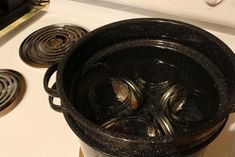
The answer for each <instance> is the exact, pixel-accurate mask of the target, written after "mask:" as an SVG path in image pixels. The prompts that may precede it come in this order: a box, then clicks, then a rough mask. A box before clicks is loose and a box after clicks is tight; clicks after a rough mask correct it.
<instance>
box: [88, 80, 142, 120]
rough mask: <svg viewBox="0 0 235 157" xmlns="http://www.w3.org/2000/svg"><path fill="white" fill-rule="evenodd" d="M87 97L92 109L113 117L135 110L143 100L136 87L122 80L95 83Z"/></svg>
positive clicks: (128, 81)
mask: <svg viewBox="0 0 235 157" xmlns="http://www.w3.org/2000/svg"><path fill="white" fill-rule="evenodd" d="M88 96H89V101H90V103H91V105H92V106H93V108H94V109H96V110H97V109H98V110H101V111H102V112H105V114H110V115H114V116H115V115H119V114H123V113H124V112H129V111H132V110H135V109H137V108H138V107H139V106H140V104H141V103H142V99H143V98H142V95H141V92H140V91H139V89H138V87H137V86H136V85H135V84H134V83H133V82H132V81H131V80H128V79H122V78H107V79H103V80H100V81H97V82H96V83H95V84H94V86H92V87H91V88H90V89H89V93H88Z"/></svg>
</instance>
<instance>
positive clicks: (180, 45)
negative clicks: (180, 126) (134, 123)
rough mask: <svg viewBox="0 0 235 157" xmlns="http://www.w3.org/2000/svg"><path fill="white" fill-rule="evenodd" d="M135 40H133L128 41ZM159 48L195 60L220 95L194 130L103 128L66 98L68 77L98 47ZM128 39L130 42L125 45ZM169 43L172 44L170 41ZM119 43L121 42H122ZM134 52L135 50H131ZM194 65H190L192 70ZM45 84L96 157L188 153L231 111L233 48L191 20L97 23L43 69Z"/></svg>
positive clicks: (214, 133) (234, 96)
mask: <svg viewBox="0 0 235 157" xmlns="http://www.w3.org/2000/svg"><path fill="white" fill-rule="evenodd" d="M134 40H135V41H136V42H135V43H134V44H133V43H132V42H129V41H134ZM159 40H160V41H164V42H163V43H162V42H161V45H160V47H161V48H163V49H168V48H169V46H170V48H171V50H173V51H175V52H176V53H180V54H181V55H183V56H187V57H188V58H191V59H193V60H195V61H196V62H197V63H199V64H200V65H201V66H202V67H203V68H204V69H205V70H206V71H207V72H208V73H209V74H210V76H211V77H212V78H213V81H214V84H215V86H216V89H217V93H218V96H219V104H220V109H219V110H218V111H217V112H216V115H215V116H214V117H213V118H211V119H210V120H208V121H207V122H205V123H203V124H201V125H199V126H198V127H197V128H194V129H187V130H182V132H180V133H178V134H176V135H173V136H163V137H159V138H144V137H135V136H128V135H124V134H119V133H116V132H111V131H109V130H106V129H103V128H100V127H98V126H97V125H95V124H94V123H92V122H91V121H89V120H88V119H86V118H85V117H84V116H83V115H82V114H81V113H80V112H79V110H77V109H76V107H75V105H74V104H73V103H71V101H70V98H69V92H70V89H71V88H72V87H73V84H72V82H73V79H74V78H75V77H77V76H78V75H79V72H78V71H79V69H80V68H82V67H83V65H84V64H85V62H86V61H87V60H88V59H89V58H91V57H92V56H94V55H95V54H97V53H99V52H100V51H102V50H103V49H105V48H107V47H110V46H112V45H115V44H117V43H120V44H119V46H114V50H115V49H119V48H120V47H122V46H123V45H122V43H125V44H126V45H125V46H127V47H128V46H130V47H131V46H136V47H138V46H140V47H141V46H146V45H147V47H148V46H150V47H153V48H154V47H155V45H154V43H155V41H159ZM128 42H129V45H128ZM172 45H174V46H172ZM125 46H124V47H125ZM136 53H138V51H137V52H136ZM192 70H193V69H192ZM55 71H57V76H56V83H55V85H54V86H53V87H52V88H49V87H48V82H49V80H50V77H51V75H52V74H53V73H54V72H55ZM44 87H45V90H46V91H47V92H48V93H49V95H50V98H49V101H50V104H51V107H52V108H53V109H55V110H57V111H61V112H63V114H64V116H65V119H66V121H67V122H68V124H69V126H70V127H71V128H72V130H73V131H74V133H75V134H76V135H77V136H78V137H79V138H80V139H81V140H82V141H83V142H84V143H85V144H87V148H88V150H87V149H85V147H84V149H85V150H83V151H84V154H85V156H86V157H92V156H89V151H90V153H91V150H90V149H89V148H92V149H93V151H95V152H96V153H97V155H98V156H118V157H133V156H135V157H153V156H160V157H169V156H176V157H177V156H187V155H190V154H193V153H194V152H197V151H199V150H200V149H201V148H204V147H205V146H206V145H207V144H209V143H210V142H211V141H212V140H213V139H214V138H215V137H216V136H217V135H218V134H219V133H220V131H221V130H222V129H223V126H224V125H225V123H226V120H227V118H228V116H229V114H230V113H232V112H234V111H235V57H234V54H233V52H232V51H231V50H230V49H229V47H228V46H226V45H225V44H224V43H223V42H222V41H221V40H219V39H218V38H217V37H215V36H214V35H212V34H210V33H208V32H206V31H204V30H202V29H200V28H198V27H195V26H193V25H190V24H186V23H182V22H178V21H173V20H166V19H153V18H145V19H131V20H125V21H120V22H116V23H112V24H109V25H105V26H103V27H100V28H98V29H96V30H94V31H92V32H90V33H89V34H88V35H87V36H85V37H84V38H83V39H82V40H80V41H79V42H78V43H77V45H76V46H75V47H74V48H73V50H71V52H70V53H69V54H68V55H67V56H66V58H65V59H64V60H63V61H62V62H61V63H59V64H57V65H54V66H52V67H50V68H49V69H48V71H47V72H46V74H45V77H44ZM53 97H59V98H60V100H61V106H59V105H55V104H53Z"/></svg>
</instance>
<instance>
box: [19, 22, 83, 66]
mask: <svg viewBox="0 0 235 157" xmlns="http://www.w3.org/2000/svg"><path fill="white" fill-rule="evenodd" d="M85 34H87V31H86V30H85V29H83V28H81V27H79V26H76V25H71V24H57V25H49V26H46V27H43V28H41V29H39V30H37V31H35V32H33V33H32V34H30V35H29V36H28V37H27V38H26V39H25V40H24V41H23V43H22V44H21V47H20V57H21V59H22V60H23V61H24V62H25V63H27V64H28V65H30V66H33V67H40V68H48V67H49V66H50V65H51V64H53V63H57V62H59V61H60V60H61V59H63V58H64V56H65V54H66V53H67V52H68V51H69V50H70V49H71V47H72V46H74V45H75V43H76V42H77V41H78V40H79V39H80V38H82V37H83V36H84V35H85Z"/></svg>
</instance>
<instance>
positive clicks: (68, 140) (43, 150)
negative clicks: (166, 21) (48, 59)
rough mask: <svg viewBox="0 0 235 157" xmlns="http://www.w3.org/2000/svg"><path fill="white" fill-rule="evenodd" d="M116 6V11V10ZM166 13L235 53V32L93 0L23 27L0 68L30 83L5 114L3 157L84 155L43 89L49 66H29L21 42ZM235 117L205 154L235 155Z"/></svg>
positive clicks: (67, 2)
mask: <svg viewBox="0 0 235 157" xmlns="http://www.w3.org/2000/svg"><path fill="white" fill-rule="evenodd" d="M114 8H115V9H114ZM136 17H165V18H173V19H177V20H182V21H186V22H190V23H192V24H194V25H197V26H200V27H203V28H205V29H207V30H208V31H209V32H211V33H213V34H214V35H216V36H218V37H219V38H220V39H222V40H223V41H224V42H225V43H226V44H227V45H228V46H229V47H230V48H231V49H232V50H233V51H234V52H235V45H234V43H235V36H234V35H235V30H234V28H230V27H222V26H219V25H211V24H209V23H203V22H198V21H193V20H189V19H183V18H180V17H176V16H170V15H165V14H160V13H155V12H153V11H148V10H142V9H138V8H132V7H128V6H122V7H120V6H119V5H117V6H116V5H114V4H111V3H106V2H104V1H102V3H99V1H91V0H87V1H84V0H56V2H55V1H52V2H51V5H50V7H49V9H48V12H47V13H45V14H43V15H41V16H38V17H37V18H35V19H33V20H32V21H31V22H29V23H28V24H26V25H25V26H24V27H21V28H20V29H19V30H17V32H15V33H14V34H13V35H12V36H11V37H10V38H9V39H8V40H6V41H5V43H4V44H2V45H0V68H1V69H3V68H8V69H14V70H17V71H19V72H20V73H22V74H23V75H24V77H25V79H26V81H27V89H26V94H25V96H24V98H23V100H22V101H21V102H20V104H19V105H18V106H17V107H16V108H15V109H14V110H13V111H11V112H10V113H8V114H7V115H5V116H4V117H1V118H0V148H1V150H0V157H16V156H17V157H78V153H79V140H78V138H77V137H76V136H75V134H74V133H73V132H72V131H71V129H70V128H69V127H68V125H67V124H66V122H65V120H64V118H63V116H62V114H60V113H57V112H55V111H53V110H52V109H51V108H50V107H49V105H48V96H47V94H46V92H44V89H43V85H42V82H43V76H44V73H45V69H38V68H33V67H30V66H28V65H26V64H25V63H24V62H23V61H21V59H20V57H19V52H18V49H19V46H20V44H21V42H22V41H23V40H24V39H25V38H26V37H27V36H28V35H29V34H30V33H32V32H34V31H35V30H37V29H39V28H41V27H44V26H47V25H50V24H55V23H74V24H78V25H80V26H83V27H85V28H87V29H88V30H93V29H95V28H97V27H99V26H102V25H104V24H107V23H110V22H113V21H118V20H122V19H127V18H136ZM234 148H235V115H234V114H231V116H230V119H229V122H228V125H227V126H226V127H225V129H224V130H223V132H222V133H221V134H220V135H219V137H218V138H217V139H216V140H215V141H214V142H213V143H212V144H210V145H209V147H208V149H207V150H206V152H205V154H204V157H212V156H213V157H234V156H235V149H234Z"/></svg>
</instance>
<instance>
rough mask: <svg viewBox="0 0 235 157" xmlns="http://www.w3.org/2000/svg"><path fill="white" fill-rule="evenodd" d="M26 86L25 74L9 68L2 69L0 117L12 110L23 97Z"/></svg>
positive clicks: (0, 79)
mask: <svg viewBox="0 0 235 157" xmlns="http://www.w3.org/2000/svg"><path fill="white" fill-rule="evenodd" d="M25 88H26V83H25V80H24V78H23V76H22V75H21V74H20V73H18V72H16V71H14V70H9V69H0V117H1V116H3V115H5V114H6V113H8V112H9V111H11V110H12V109H13V108H14V107H15V106H16V105H17V104H18V103H19V102H20V100H21V99H22V97H23V95H24V92H25Z"/></svg>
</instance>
